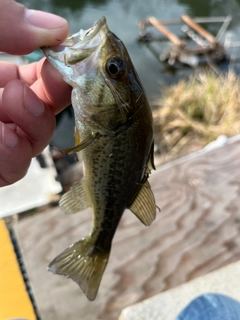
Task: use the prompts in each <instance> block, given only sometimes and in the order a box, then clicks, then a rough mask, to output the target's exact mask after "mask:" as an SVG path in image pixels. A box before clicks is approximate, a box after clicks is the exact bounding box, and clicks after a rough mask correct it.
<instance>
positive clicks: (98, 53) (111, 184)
mask: <svg viewBox="0 0 240 320" xmlns="http://www.w3.org/2000/svg"><path fill="white" fill-rule="evenodd" d="M42 50H43V52H44V54H45V56H46V58H47V59H48V60H49V61H50V63H51V64H52V65H53V66H54V67H55V68H56V69H57V70H58V71H59V72H60V73H61V74H62V76H63V79H64V80H65V81H66V82H67V83H68V84H70V85H71V86H72V88H73V89H72V98H71V101H72V106H73V109H74V116H75V144H76V145H75V146H74V147H70V148H68V149H65V150H61V152H62V153H65V154H66V153H72V152H76V153H77V156H78V158H79V160H80V161H82V163H83V168H84V169H83V172H84V175H83V178H82V179H81V180H80V181H77V182H76V183H75V184H74V185H73V186H72V187H71V188H70V189H69V191H67V192H66V193H65V194H64V195H63V196H62V198H61V199H60V208H61V209H62V210H63V211H64V212H66V213H70V214H71V213H77V212H79V211H82V210H84V209H86V208H88V207H90V208H91V209H92V212H93V223H92V228H91V231H90V233H89V235H88V236H86V237H85V238H82V239H81V240H79V241H77V242H76V243H74V244H72V245H70V246H69V247H68V248H67V249H65V250H64V251H63V252H62V253H60V254H59V255H58V256H57V257H56V258H55V259H54V260H53V261H52V262H51V263H50V264H49V267H48V268H49V270H50V271H51V272H52V273H54V274H59V275H64V276H66V277H68V278H71V279H72V280H74V281H75V282H76V283H77V284H78V285H79V286H80V288H81V289H82V291H83V292H84V293H85V295H86V296H87V298H88V299H89V300H90V301H93V300H94V299H95V298H96V296H97V293H98V289H99V286H100V282H101V279H102V276H103V273H104V270H105V268H106V266H107V263H108V260H109V254H110V250H111V243H112V240H113V237H114V234H115V232H116V229H117V227H118V224H119V222H120V219H121V217H122V215H123V213H124V211H125V209H127V208H128V209H130V210H131V211H132V212H133V213H134V214H135V215H136V216H137V218H138V219H139V220H140V221H141V222H142V223H143V224H144V225H146V226H148V225H150V224H151V223H152V221H153V220H154V219H155V217H156V204H155V198H154V194H153V192H152V190H151V187H150V184H149V182H148V177H149V174H150V172H151V170H152V169H155V166H154V155H153V152H154V141H153V119H152V112H151V108H150V105H149V102H148V100H147V97H146V93H145V91H144V89H143V86H142V84H141V82H140V79H139V77H138V75H137V72H136V70H135V68H134V66H133V63H132V61H131V59H130V56H129V54H128V52H127V49H126V47H125V46H124V44H123V42H122V41H121V40H120V39H119V38H118V37H117V36H116V35H115V34H114V33H112V32H111V31H110V30H109V28H108V26H107V22H106V18H105V17H102V18H101V19H99V20H98V21H96V22H95V23H94V24H93V26H92V27H91V28H90V29H88V30H82V29H81V30H80V31H79V32H78V33H75V34H73V35H72V36H70V37H68V38H67V39H66V40H65V41H64V42H63V43H62V44H61V45H60V46H59V47H55V48H53V47H51V48H49V47H45V48H42Z"/></svg>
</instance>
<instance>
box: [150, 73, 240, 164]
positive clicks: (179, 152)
mask: <svg viewBox="0 0 240 320" xmlns="http://www.w3.org/2000/svg"><path fill="white" fill-rule="evenodd" d="M155 104H156V105H157V107H158V108H157V110H156V111H154V113H153V115H154V125H155V126H154V130H155V142H156V146H157V152H158V153H160V154H161V159H160V162H165V161H168V160H170V159H174V158H177V157H179V156H183V155H185V154H187V153H189V152H192V151H196V150H198V149H201V148H202V147H204V146H206V145H207V144H208V143H210V142H211V141H213V140H215V139H216V138H217V137H218V136H219V135H226V136H228V137H230V136H233V135H236V134H239V133H240V79H239V78H238V77H237V76H236V75H235V74H234V73H233V72H229V73H227V74H221V75H216V74H214V73H210V72H208V73H201V74H199V75H195V76H193V77H191V78H190V79H189V81H188V82H185V81H180V82H179V83H178V84H177V85H174V86H172V87H169V88H166V89H165V90H164V92H163V97H162V98H161V99H160V100H159V101H157V102H156V103H155Z"/></svg>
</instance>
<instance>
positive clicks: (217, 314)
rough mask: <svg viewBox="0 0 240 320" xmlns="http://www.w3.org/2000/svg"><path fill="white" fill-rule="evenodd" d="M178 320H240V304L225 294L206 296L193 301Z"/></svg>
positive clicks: (209, 294)
mask: <svg viewBox="0 0 240 320" xmlns="http://www.w3.org/2000/svg"><path fill="white" fill-rule="evenodd" d="M176 320H240V303H239V302H238V301H237V300H235V299H232V298H230V297H228V296H225V295H223V294H214V293H208V294H204V295H201V296H199V297H197V298H196V299H194V300H193V301H191V302H190V304H189V305H187V306H186V308H185V309H183V311H182V312H181V313H180V314H179V315H178V316H177V318H176Z"/></svg>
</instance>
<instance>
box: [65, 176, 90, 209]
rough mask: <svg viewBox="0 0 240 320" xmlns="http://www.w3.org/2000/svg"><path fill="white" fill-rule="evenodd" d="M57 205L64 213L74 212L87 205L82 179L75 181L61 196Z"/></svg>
mask: <svg viewBox="0 0 240 320" xmlns="http://www.w3.org/2000/svg"><path fill="white" fill-rule="evenodd" d="M59 205H60V208H61V209H62V210H63V211H64V212H65V213H76V212H79V211H82V210H84V209H87V208H88V207H89V203H88V200H87V198H86V193H85V190H84V180H83V179H82V180H80V181H78V182H76V183H75V184H74V185H73V186H72V187H71V188H70V190H69V191H68V192H66V193H65V194H64V195H63V196H62V198H61V200H60V202H59Z"/></svg>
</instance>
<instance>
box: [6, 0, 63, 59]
mask: <svg viewBox="0 0 240 320" xmlns="http://www.w3.org/2000/svg"><path fill="white" fill-rule="evenodd" d="M68 32H69V26H68V23H67V21H66V20H65V19H63V18H61V17H59V16H57V15H54V14H51V13H47V12H43V11H37V10H30V9H27V8H26V7H25V6H23V5H21V4H19V3H17V2H15V1H13V0H0V34H1V38H0V51H3V52H7V53H10V54H27V53H30V52H32V51H33V50H35V49H37V48H40V47H43V46H56V45H59V44H60V43H61V42H62V41H64V40H65V38H66V37H67V35H68Z"/></svg>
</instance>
